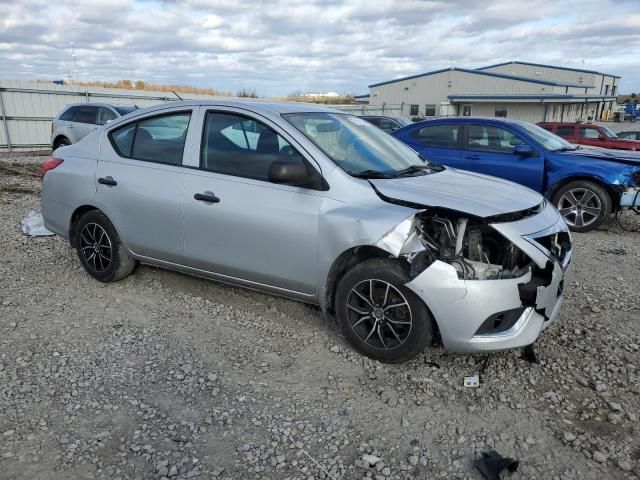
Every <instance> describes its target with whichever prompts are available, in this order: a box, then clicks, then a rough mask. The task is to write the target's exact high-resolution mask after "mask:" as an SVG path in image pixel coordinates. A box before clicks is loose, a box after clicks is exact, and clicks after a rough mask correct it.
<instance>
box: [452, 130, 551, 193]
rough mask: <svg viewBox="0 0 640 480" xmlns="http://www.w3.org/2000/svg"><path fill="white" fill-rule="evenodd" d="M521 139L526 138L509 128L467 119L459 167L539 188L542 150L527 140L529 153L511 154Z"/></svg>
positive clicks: (524, 141)
mask: <svg viewBox="0 0 640 480" xmlns="http://www.w3.org/2000/svg"><path fill="white" fill-rule="evenodd" d="M523 143H528V142H527V141H526V140H525V139H524V138H523V137H522V136H521V135H519V134H518V133H517V132H515V131H513V130H511V129H509V128H503V127H497V126H494V125H483V124H479V123H469V124H467V125H466V128H465V134H464V151H463V153H462V162H461V163H462V164H463V166H462V167H461V168H464V169H466V170H471V171H473V172H479V173H484V174H487V175H493V176H495V177H501V178H505V179H507V180H511V181H513V182H516V183H520V184H521V185H525V186H527V187H529V188H532V189H534V190H536V191H540V189H541V188H542V180H543V175H544V153H542V152H539V151H538V149H537V147H536V146H535V145H532V144H531V143H528V144H529V145H530V146H531V148H532V149H533V152H534V154H533V155H529V156H522V155H517V154H515V153H514V148H515V147H516V146H517V145H520V144H523Z"/></svg>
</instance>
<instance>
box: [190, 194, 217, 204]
mask: <svg viewBox="0 0 640 480" xmlns="http://www.w3.org/2000/svg"><path fill="white" fill-rule="evenodd" d="M193 198H195V199H196V200H198V201H200V202H207V203H220V199H219V198H218V197H216V196H215V195H214V194H213V193H211V192H204V193H196V194H195V195H194V196H193Z"/></svg>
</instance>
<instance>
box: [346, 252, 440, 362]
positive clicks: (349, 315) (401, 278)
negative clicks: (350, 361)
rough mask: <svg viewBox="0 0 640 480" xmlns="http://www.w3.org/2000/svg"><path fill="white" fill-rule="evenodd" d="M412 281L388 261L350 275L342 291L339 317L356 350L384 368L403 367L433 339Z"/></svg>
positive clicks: (370, 264)
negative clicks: (400, 365)
mask: <svg viewBox="0 0 640 480" xmlns="http://www.w3.org/2000/svg"><path fill="white" fill-rule="evenodd" d="M410 280H411V279H410V278H409V275H408V274H407V273H406V272H405V271H404V270H403V269H402V268H401V267H400V265H398V263H397V262H393V261H391V260H387V259H371V260H367V261H365V262H362V263H360V264H358V265H356V266H355V267H354V268H352V269H351V270H349V271H348V272H347V273H346V274H345V276H344V277H343V278H342V280H341V281H340V283H339V285H338V291H337V295H336V316H337V318H338V322H339V324H340V327H341V328H342V331H343V333H344V335H345V336H346V337H347V338H348V339H349V341H350V342H351V344H352V345H353V346H354V348H355V349H356V350H358V351H359V352H360V353H363V354H364V355H367V356H368V357H371V358H374V359H376V360H380V361H381V362H388V363H397V362H404V361H405V360H409V359H410V358H412V357H414V356H416V355H417V354H418V353H420V352H421V351H422V350H423V349H424V347H425V346H426V345H428V344H430V343H431V341H432V338H433V318H432V316H431V314H430V313H429V310H428V309H427V307H426V305H425V304H424V303H423V302H422V300H420V299H419V298H418V296H417V295H416V294H415V293H414V292H412V291H411V290H410V289H409V288H407V287H406V286H405V284H406V283H407V282H409V281H410Z"/></svg>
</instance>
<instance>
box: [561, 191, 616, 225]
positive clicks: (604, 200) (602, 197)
mask: <svg viewBox="0 0 640 480" xmlns="http://www.w3.org/2000/svg"><path fill="white" fill-rule="evenodd" d="M553 203H554V205H555V206H556V207H557V208H558V211H559V212H560V214H561V215H562V216H563V217H564V219H565V221H566V222H567V225H569V228H570V229H571V230H572V231H574V232H588V231H590V230H593V229H596V228H598V227H599V226H600V225H601V224H602V222H604V221H605V220H606V219H607V217H608V216H609V215H610V214H611V197H610V196H609V193H608V192H607V191H606V190H605V189H604V188H602V187H601V186H600V185H598V184H597V183H594V182H590V181H588V180H578V181H575V182H570V183H568V184H567V185H565V186H563V187H562V188H560V189H559V190H558V191H557V192H556V194H555V195H554V197H553Z"/></svg>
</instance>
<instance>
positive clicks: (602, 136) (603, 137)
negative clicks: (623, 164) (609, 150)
mask: <svg viewBox="0 0 640 480" xmlns="http://www.w3.org/2000/svg"><path fill="white" fill-rule="evenodd" d="M606 139H607V137H605V136H604V135H602V134H600V135H598V140H606Z"/></svg>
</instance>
